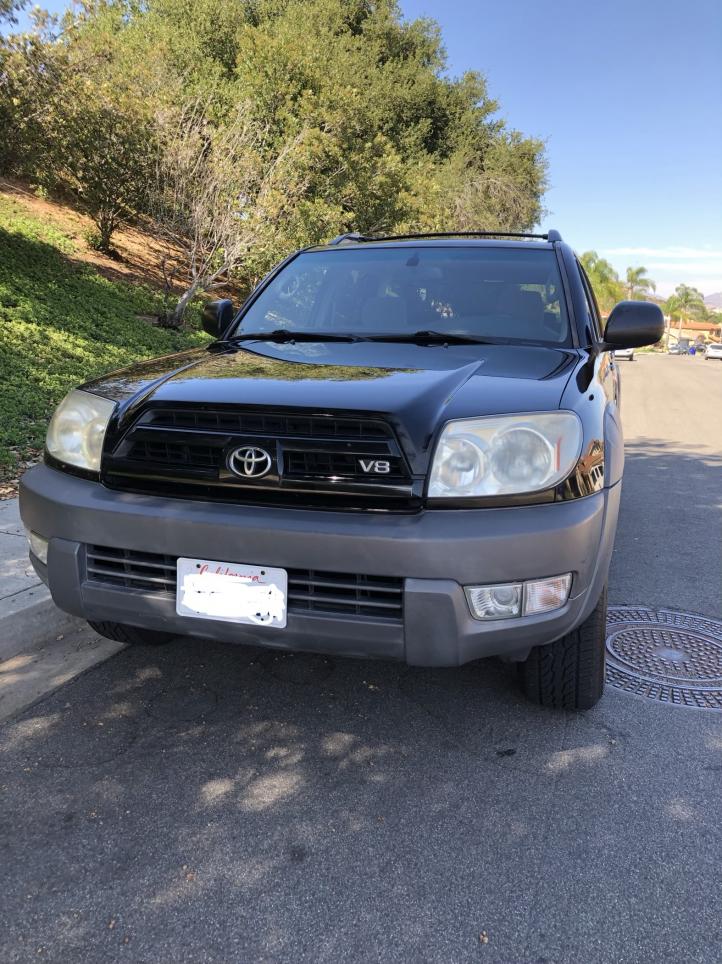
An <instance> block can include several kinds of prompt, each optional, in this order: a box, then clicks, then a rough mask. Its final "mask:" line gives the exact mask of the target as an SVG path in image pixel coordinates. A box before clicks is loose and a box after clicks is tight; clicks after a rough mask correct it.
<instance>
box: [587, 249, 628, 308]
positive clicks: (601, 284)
mask: <svg viewBox="0 0 722 964" xmlns="http://www.w3.org/2000/svg"><path fill="white" fill-rule="evenodd" d="M579 260H580V261H581V262H582V265H583V266H584V270H585V271H586V273H587V275H588V277H589V280H590V282H591V284H592V288H593V289H594V294H595V295H596V296H597V301H598V302H599V307H600V308H601V309H602V311H605V312H606V311H610V310H611V309H612V308H613V307H614V305H615V304H616V303H617V302H618V301H620V300H621V298H622V297H623V296H624V289H623V287H622V283H621V281H620V280H619V275H618V274H617V272H616V271H615V270H614V268H613V267H612V265H611V264H610V263H609V262H608V261H606V260H605V259H604V258H600V257H599V255H598V254H597V252H596V251H585V252H584V254H583V255H582V256H581V258H580V259H579Z"/></svg>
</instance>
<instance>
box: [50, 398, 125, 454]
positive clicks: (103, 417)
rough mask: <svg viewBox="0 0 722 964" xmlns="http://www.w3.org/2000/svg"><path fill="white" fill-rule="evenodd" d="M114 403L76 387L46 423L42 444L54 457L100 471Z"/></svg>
mask: <svg viewBox="0 0 722 964" xmlns="http://www.w3.org/2000/svg"><path fill="white" fill-rule="evenodd" d="M115 405H116V403H115V402H111V401H109V400H108V399H107V398H101V397H100V395H91V394H90V393H89V392H81V391H80V390H79V389H75V390H74V391H72V392H70V393H69V394H68V395H66V396H65V398H64V399H63V400H62V402H61V403H60V405H58V407H57V408H56V409H55V414H54V415H53V417H52V418H51V420H50V425H48V435H47V438H46V440H45V447H46V449H47V450H48V453H49V454H50V455H52V456H53V458H56V459H58V461H60V462H67V463H68V464H69V465H77V466H78V467H79V468H81V469H90V470H91V471H93V472H99V471H100V453H101V451H102V449H103V438H104V437H105V430H106V428H107V427H108V422H109V421H110V416H111V415H112V414H113V409H114V408H115Z"/></svg>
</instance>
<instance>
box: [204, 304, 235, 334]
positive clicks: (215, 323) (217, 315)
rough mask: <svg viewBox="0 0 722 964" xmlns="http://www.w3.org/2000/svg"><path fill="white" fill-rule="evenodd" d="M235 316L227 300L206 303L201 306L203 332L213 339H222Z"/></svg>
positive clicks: (231, 305) (233, 309)
mask: <svg viewBox="0 0 722 964" xmlns="http://www.w3.org/2000/svg"><path fill="white" fill-rule="evenodd" d="M235 316H236V309H235V308H234V307H233V302H232V301H231V300H230V299H229V298H222V299H220V300H219V301H207V302H206V303H205V305H203V330H204V331H207V332H208V334H209V335H212V336H213V337H214V338H222V337H223V335H224V334H225V333H226V331H228V328H229V326H230V324H231V322H232V321H233V319H234V318H235Z"/></svg>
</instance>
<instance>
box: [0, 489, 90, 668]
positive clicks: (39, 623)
mask: <svg viewBox="0 0 722 964" xmlns="http://www.w3.org/2000/svg"><path fill="white" fill-rule="evenodd" d="M82 624H83V621H82V620H80V619H77V618H75V617H74V616H68V615H67V614H66V613H64V612H61V611H60V610H59V609H58V608H57V606H56V605H55V604H54V602H53V600H52V598H51V596H50V592H49V590H48V588H47V587H46V586H44V585H43V583H42V582H41V581H40V578H39V577H38V574H37V573H36V572H35V570H34V569H33V567H32V565H31V564H30V560H29V559H28V544H27V540H26V539H25V533H24V530H23V526H22V522H21V521H20V512H19V510H18V500H17V499H7V500H6V501H3V502H0V660H7V659H11V658H12V657H13V656H16V655H17V654H18V653H27V652H32V651H34V650H35V649H37V648H38V647H40V646H42V645H43V644H44V643H47V642H50V641H52V640H56V639H57V638H58V636H62V635H65V633H67V632H70V631H71V630H73V629H77V628H78V627H79V626H81V625H82Z"/></svg>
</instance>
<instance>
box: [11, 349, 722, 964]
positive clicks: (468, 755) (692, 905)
mask: <svg viewBox="0 0 722 964" xmlns="http://www.w3.org/2000/svg"><path fill="white" fill-rule="evenodd" d="M621 364H622V365H623V366H624V367H623V372H622V373H623V377H624V400H623V409H624V420H625V425H626V432H627V440H628V461H627V472H626V476H625V482H624V495H623V506H622V519H621V525H620V530H619V536H618V543H617V549H616V552H615V557H614V561H613V571H612V575H611V584H610V595H611V600H610V601H611V602H612V603H617V604H619V603H631V604H638V605H646V606H670V607H676V608H681V609H688V610H695V611H698V612H701V613H705V614H707V615H709V616H718V617H719V616H720V592H719V590H720V544H721V536H722V532H721V520H720V497H721V495H722V481H721V479H722V471H721V469H722V433H721V429H720V423H721V419H720V412H722V363H717V362H704V361H702V360H700V359H691V358H676V357H672V358H667V357H644V356H642V357H640V358H639V359H638V360H637V361H635V362H634V363H632V364H628V363H624V362H623V363H621ZM0 800H1V804H0V822H1V824H2V825H1V826H0V920H2V928H1V929H0V960H2V962H3V964H10V962H15V961H23V962H25V961H31V960H32V961H38V960H45V961H58V962H60V961H63V962H73V964H82V962H86V961H87V962H100V961H102V962H114V961H128V962H148V964H155V962H174V964H175V962H186V961H188V962H205V961H213V962H236V961H239V962H241V961H242V962H247V961H249V962H250V961H284V962H286V961H288V962H298V961H313V962H316V961H324V962H342V961H414V962H416V961H439V962H455V961H474V962H475V961H482V962H495V964H517V962H519V964H522V962H523V964H527V962H528V964H532V962H535V964H541V962H547V964H551V962H557V964H559V962H569V964H578V962H585V964H593V962H605V964H606V962H616V961H623V962H634V964H637V962H655V964H656V962H659V961H663V960H664V961H666V960H670V961H675V962H698V961H699V962H702V961H704V962H718V961H720V960H721V959H722V871H721V870H720V867H721V862H720V856H721V855H722V821H720V813H722V714H720V713H715V712H713V711H700V710H694V709H686V708H681V707H674V706H670V705H665V704H658V703H655V702H653V701H651V700H645V699H643V698H640V697H634V696H630V695H625V694H623V693H621V692H618V691H616V690H611V689H608V692H607V694H606V695H605V698H604V699H603V701H602V702H601V704H600V705H599V706H598V707H597V708H595V709H594V710H593V711H591V712H589V713H586V714H581V715H576V716H575V715H565V714H559V713H553V712H548V711H544V710H542V709H538V708H535V707H533V706H530V705H529V704H527V703H525V702H523V700H522V699H521V698H520V697H519V695H518V693H517V691H516V689H515V686H514V679H513V673H512V671H511V669H510V668H509V667H504V666H501V665H499V664H497V663H495V662H492V661H489V662H485V663H479V664H475V665H471V666H468V667H465V668H464V669H462V670H459V671H456V670H448V671H431V670H416V669H408V668H405V667H403V666H398V665H393V664H386V663H364V662H360V661H350V660H349V661H343V660H328V659H324V658H321V657H309V656H307V657H294V656H275V655H274V654H272V653H264V652H262V651H260V650H253V649H245V648H234V647H231V646H223V645H218V644H207V643H204V642H202V641H190V640H185V641H179V642H177V643H174V644H172V645H171V646H168V647H165V648H162V649H159V650H155V651H148V650H139V649H127V650H125V651H123V652H122V653H120V654H119V655H117V656H115V657H114V658H113V659H111V660H110V661H108V662H106V663H104V664H103V665H101V666H98V667H96V668H95V669H93V670H91V671H90V672H88V673H86V674H85V675H84V676H82V677H80V678H79V679H77V680H76V681H75V682H74V683H72V684H70V685H68V686H66V687H64V688H63V689H61V690H59V691H58V692H56V693H55V694H54V695H52V696H50V697H48V698H47V699H45V700H44V701H43V702H41V703H39V704H36V705H35V706H34V707H33V708H32V709H31V710H29V711H27V712H26V713H24V714H23V715H22V716H21V717H19V718H16V719H15V720H12V721H10V722H8V723H6V724H5V725H4V726H3V727H2V728H1V729H0Z"/></svg>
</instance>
